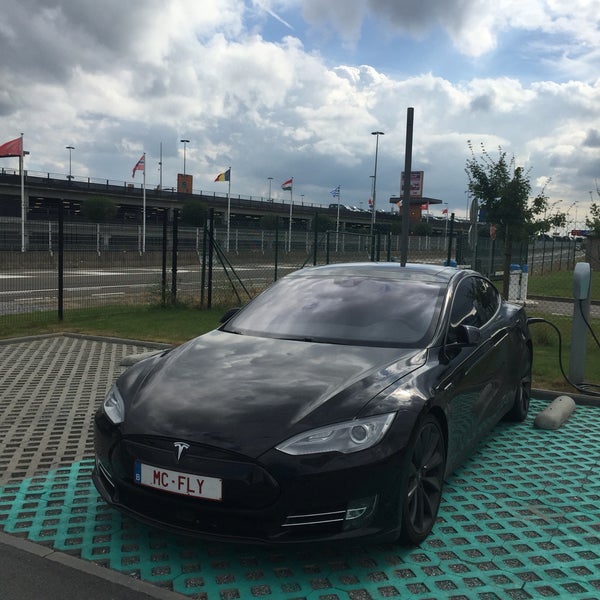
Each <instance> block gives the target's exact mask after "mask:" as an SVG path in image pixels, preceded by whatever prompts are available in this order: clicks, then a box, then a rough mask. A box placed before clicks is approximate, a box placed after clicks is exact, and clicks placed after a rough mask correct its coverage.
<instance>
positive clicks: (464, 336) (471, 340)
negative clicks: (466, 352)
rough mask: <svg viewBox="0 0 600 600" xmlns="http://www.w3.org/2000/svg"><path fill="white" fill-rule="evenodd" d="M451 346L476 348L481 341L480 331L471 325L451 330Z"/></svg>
mask: <svg viewBox="0 0 600 600" xmlns="http://www.w3.org/2000/svg"><path fill="white" fill-rule="evenodd" d="M448 337H449V338H450V339H451V343H452V344H460V345H461V346H477V344H479V342H480V341H481V331H480V330H479V328H478V327H473V326H472V325H459V326H458V327H454V328H452V330H451V336H448Z"/></svg>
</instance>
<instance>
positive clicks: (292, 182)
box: [281, 177, 294, 190]
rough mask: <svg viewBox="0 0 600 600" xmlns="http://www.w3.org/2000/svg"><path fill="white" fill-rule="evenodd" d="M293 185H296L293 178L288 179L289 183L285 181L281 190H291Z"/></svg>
mask: <svg viewBox="0 0 600 600" xmlns="http://www.w3.org/2000/svg"><path fill="white" fill-rule="evenodd" d="M293 184H294V178H293V177H292V178H291V179H288V180H287V181H284V182H283V183H282V184H281V189H282V190H291V189H292V185H293Z"/></svg>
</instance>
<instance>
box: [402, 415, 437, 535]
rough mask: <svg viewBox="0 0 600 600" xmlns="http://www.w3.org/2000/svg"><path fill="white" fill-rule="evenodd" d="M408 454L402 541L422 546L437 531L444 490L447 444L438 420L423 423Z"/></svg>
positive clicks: (432, 418) (429, 417)
mask: <svg viewBox="0 0 600 600" xmlns="http://www.w3.org/2000/svg"><path fill="white" fill-rule="evenodd" d="M407 452H408V455H409V462H408V465H407V473H406V475H405V477H406V482H405V486H403V489H404V492H403V493H404V497H403V502H402V531H401V534H400V541H402V542H403V543H406V544H411V545H418V544H420V543H421V542H422V541H423V540H424V539H425V538H426V537H427V536H428V535H429V533H430V532H431V530H432V528H433V525H434V523H435V520H436V517H437V513H438V509H439V507H440V502H441V500H442V488H443V486H444V473H445V468H446V441H445V439H444V434H443V432H442V428H441V426H440V424H439V421H438V420H437V419H436V418H435V417H433V416H432V415H428V416H427V417H426V418H425V419H424V420H423V421H422V423H421V424H420V425H419V428H418V430H417V433H416V435H415V436H414V438H413V441H412V443H411V445H410V447H409V448H408V450H407Z"/></svg>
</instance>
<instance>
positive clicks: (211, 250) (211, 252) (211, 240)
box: [206, 208, 277, 308]
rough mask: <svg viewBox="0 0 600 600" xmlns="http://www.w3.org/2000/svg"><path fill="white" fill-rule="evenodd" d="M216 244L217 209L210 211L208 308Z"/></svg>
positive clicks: (209, 306) (209, 305)
mask: <svg viewBox="0 0 600 600" xmlns="http://www.w3.org/2000/svg"><path fill="white" fill-rule="evenodd" d="M214 244H215V209H214V208H211V209H210V210H209V212H208V289H207V291H206V308H211V307H212V285H213V255H214ZM275 268H277V267H275Z"/></svg>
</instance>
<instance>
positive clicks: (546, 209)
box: [465, 141, 566, 297]
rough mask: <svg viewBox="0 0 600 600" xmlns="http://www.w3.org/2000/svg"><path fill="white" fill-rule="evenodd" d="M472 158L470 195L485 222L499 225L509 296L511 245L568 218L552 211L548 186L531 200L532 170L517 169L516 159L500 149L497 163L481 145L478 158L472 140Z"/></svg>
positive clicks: (468, 161)
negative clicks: (509, 157) (530, 174)
mask: <svg viewBox="0 0 600 600" xmlns="http://www.w3.org/2000/svg"><path fill="white" fill-rule="evenodd" d="M468 145H469V150H470V151H471V158H469V159H467V165H466V168H465V171H466V173H467V176H468V178H469V185H468V188H469V192H471V194H472V197H473V198H474V199H476V200H477V201H478V203H479V207H480V208H481V209H482V210H483V212H484V214H485V215H486V220H487V221H488V222H489V223H491V224H494V225H495V226H496V232H497V236H498V237H499V238H501V239H503V240H504V281H503V284H504V285H503V294H504V296H505V297H508V283H509V276H510V264H511V258H512V242H516V241H522V240H525V239H527V238H528V237H529V236H531V235H535V234H536V233H541V232H544V231H549V230H550V228H551V227H564V225H565V223H566V215H565V214H564V213H561V212H558V211H556V212H552V211H553V208H554V207H550V206H549V204H548V197H547V196H546V193H545V187H544V188H542V190H541V191H540V192H539V193H538V195H537V196H535V197H533V198H530V194H531V183H530V181H529V170H525V169H523V167H517V166H516V164H515V158H514V157H513V158H512V159H510V160H508V159H507V156H506V152H504V151H503V150H502V148H501V147H499V148H498V159H497V160H494V159H493V158H492V157H491V156H490V154H489V153H488V152H487V151H486V149H485V146H484V145H483V144H481V156H476V155H475V151H474V150H473V145H472V143H471V142H470V141H469V142H468Z"/></svg>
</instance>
